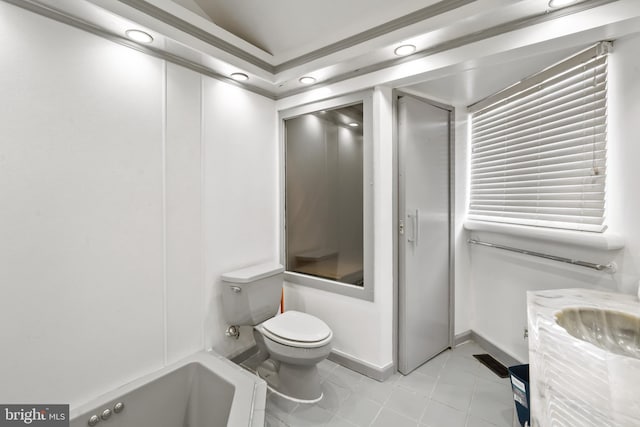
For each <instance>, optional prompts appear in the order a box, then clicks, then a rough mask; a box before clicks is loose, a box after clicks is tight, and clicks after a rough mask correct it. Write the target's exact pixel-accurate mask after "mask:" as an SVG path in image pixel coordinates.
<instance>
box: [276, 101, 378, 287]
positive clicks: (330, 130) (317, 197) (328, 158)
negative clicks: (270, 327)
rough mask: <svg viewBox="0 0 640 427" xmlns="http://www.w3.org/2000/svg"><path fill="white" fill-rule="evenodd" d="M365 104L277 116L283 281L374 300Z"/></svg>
mask: <svg viewBox="0 0 640 427" xmlns="http://www.w3.org/2000/svg"><path fill="white" fill-rule="evenodd" d="M347 98H352V97H347ZM368 99H370V97H369V98H367V99H365V100H363V99H362V95H360V97H359V98H357V101H355V102H354V101H352V102H347V103H339V104H338V105H335V103H332V102H329V103H328V104H327V103H326V102H325V103H322V104H320V105H316V106H308V107H302V108H300V109H296V110H294V111H289V112H284V113H281V117H282V119H283V126H284V127H283V134H284V138H283V160H284V176H283V184H284V200H283V202H284V215H283V216H284V218H283V220H284V234H283V240H284V246H283V254H282V257H283V260H284V264H285V266H286V279H287V281H290V282H294V283H299V284H303V285H309V286H312V287H317V288H320V289H324V290H331V291H334V292H338V293H342V294H346V295H350V296H359V297H362V298H364V299H370V298H372V295H373V294H372V286H371V285H372V284H371V283H369V277H371V276H370V275H369V274H368V271H367V267H370V263H368V262H367V256H370V253H371V250H370V249H367V242H370V241H371V240H370V237H369V236H370V234H368V231H367V229H368V228H369V229H370V224H372V220H371V218H370V217H371V209H367V206H368V205H369V204H370V203H371V199H372V197H371V194H370V189H369V188H367V186H365V182H369V181H370V180H367V176H368V175H370V174H371V167H370V164H371V162H370V161H368V160H367V159H369V158H370V156H371V149H370V147H369V144H368V143H367V140H368V138H370V130H369V120H368V118H369V116H370V113H369V110H370V102H369V101H368ZM336 102H339V101H338V100H337V101H336ZM334 105H335V106H334Z"/></svg>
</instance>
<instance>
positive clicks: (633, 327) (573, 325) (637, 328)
mask: <svg viewBox="0 0 640 427" xmlns="http://www.w3.org/2000/svg"><path fill="white" fill-rule="evenodd" d="M556 322H557V323H558V325H560V326H562V327H563V328H564V329H565V330H566V331H567V332H568V333H569V334H570V335H571V336H573V337H575V338H578V339H580V340H582V341H586V342H588V343H590V344H593V345H595V346H596V347H600V348H601V349H602V350H605V351H609V352H611V353H615V354H618V355H621V356H628V357H634V358H636V359H640V317H637V316H633V315H630V314H628V313H622V312H619V311H612V310H601V309H595V308H584V307H580V308H567V309H564V310H562V311H561V312H559V313H558V314H556Z"/></svg>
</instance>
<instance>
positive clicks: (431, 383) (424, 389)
mask: <svg viewBox="0 0 640 427" xmlns="http://www.w3.org/2000/svg"><path fill="white" fill-rule="evenodd" d="M436 381H437V379H436V378H433V377H430V376H428V375H423V374H421V373H419V372H412V373H411V374H410V375H407V376H402V377H401V378H400V379H398V381H396V385H397V386H398V387H403V388H406V389H409V390H412V391H415V392H417V393H420V394H422V395H424V396H425V397H430V396H431V393H432V392H433V389H434V387H435V386H436Z"/></svg>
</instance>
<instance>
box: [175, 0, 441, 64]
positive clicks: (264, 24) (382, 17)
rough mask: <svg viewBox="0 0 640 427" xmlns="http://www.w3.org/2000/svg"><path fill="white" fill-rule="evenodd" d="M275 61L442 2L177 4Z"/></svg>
mask: <svg viewBox="0 0 640 427" xmlns="http://www.w3.org/2000/svg"><path fill="white" fill-rule="evenodd" d="M174 1H175V2H176V3H178V4H180V5H182V6H184V7H186V8H187V9H190V10H192V11H194V12H196V13H198V14H200V15H201V16H204V17H206V18H207V19H210V20H211V21H212V22H213V23H214V24H216V25H218V26H220V27H222V28H224V29H225V30H227V31H229V32H230V33H232V34H234V35H236V36H238V37H240V38H241V39H243V40H245V41H247V42H249V43H251V44H253V45H254V46H256V47H258V48H260V49H262V50H264V51H265V52H267V53H269V54H270V55H273V56H274V57H276V58H292V57H295V56H300V55H302V54H305V53H308V52H311V51H314V50H317V49H320V48H322V47H324V46H327V45H330V44H332V43H336V42H338V41H340V40H343V39H346V38H348V37H351V36H354V35H356V34H359V33H362V32H364V31H366V30H369V29H371V28H374V27H377V26H380V25H382V24H385V23H387V22H389V21H392V20H394V19H397V18H400V17H402V16H405V15H408V14H410V13H413V12H415V11H417V10H419V9H422V8H425V7H427V6H431V5H433V4H434V3H438V2H439V1H440V0H393V1H389V0H347V1H345V0H323V1H314V2H311V1H301V0H270V1H256V0H234V1H228V0H174Z"/></svg>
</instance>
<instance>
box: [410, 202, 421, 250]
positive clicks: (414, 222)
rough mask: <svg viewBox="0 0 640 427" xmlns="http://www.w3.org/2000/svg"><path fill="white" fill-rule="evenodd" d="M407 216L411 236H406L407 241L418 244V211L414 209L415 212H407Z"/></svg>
mask: <svg viewBox="0 0 640 427" xmlns="http://www.w3.org/2000/svg"><path fill="white" fill-rule="evenodd" d="M407 218H408V219H409V222H411V236H410V237H407V241H408V242H411V243H413V245H414V246H418V242H419V240H420V211H419V210H418V209H416V210H415V212H412V213H407Z"/></svg>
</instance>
